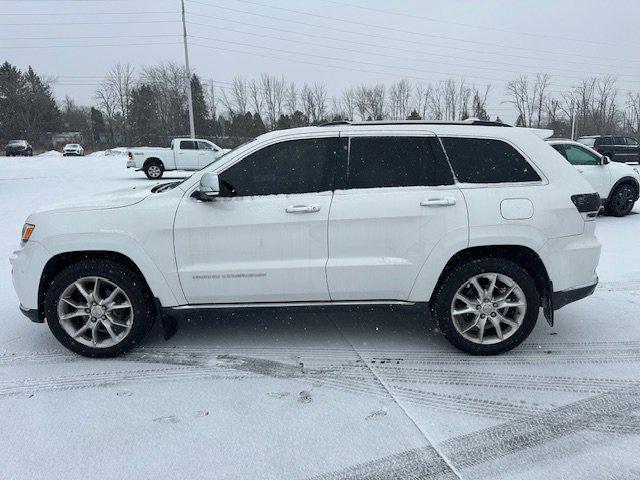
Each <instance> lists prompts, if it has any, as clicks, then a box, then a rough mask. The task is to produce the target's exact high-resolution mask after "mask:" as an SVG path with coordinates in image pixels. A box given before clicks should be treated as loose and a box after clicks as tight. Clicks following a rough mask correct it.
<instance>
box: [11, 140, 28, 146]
mask: <svg viewBox="0 0 640 480" xmlns="http://www.w3.org/2000/svg"><path fill="white" fill-rule="evenodd" d="M25 143H27V142H25V141H24V140H11V141H10V142H9V143H8V145H24V144H25Z"/></svg>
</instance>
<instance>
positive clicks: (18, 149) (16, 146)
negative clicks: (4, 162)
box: [4, 140, 33, 157]
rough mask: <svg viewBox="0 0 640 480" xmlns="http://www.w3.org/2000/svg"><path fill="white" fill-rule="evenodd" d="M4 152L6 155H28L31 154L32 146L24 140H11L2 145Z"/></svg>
mask: <svg viewBox="0 0 640 480" xmlns="http://www.w3.org/2000/svg"><path fill="white" fill-rule="evenodd" d="M4 154H5V155H6V156H7V157H12V156H14V155H20V156H25V157H30V156H32V155H33V147H32V146H31V144H30V143H29V142H27V141H26V140H11V141H10V142H9V143H7V145H6V146H5V147H4Z"/></svg>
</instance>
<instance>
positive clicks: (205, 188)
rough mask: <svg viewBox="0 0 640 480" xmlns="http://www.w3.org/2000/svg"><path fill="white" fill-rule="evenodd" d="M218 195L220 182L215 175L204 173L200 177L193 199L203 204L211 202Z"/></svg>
mask: <svg viewBox="0 0 640 480" xmlns="http://www.w3.org/2000/svg"><path fill="white" fill-rule="evenodd" d="M218 195H220V180H219V179H218V174H217V173H205V174H204V175H202V177H200V185H198V189H197V190H196V191H195V192H193V195H192V196H193V197H195V198H197V199H198V200H201V201H203V202H211V201H212V200H214V199H215V198H216V197H217V196H218Z"/></svg>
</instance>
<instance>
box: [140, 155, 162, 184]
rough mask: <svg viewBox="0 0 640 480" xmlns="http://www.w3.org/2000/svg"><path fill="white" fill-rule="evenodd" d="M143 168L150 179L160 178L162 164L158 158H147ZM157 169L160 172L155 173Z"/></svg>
mask: <svg viewBox="0 0 640 480" xmlns="http://www.w3.org/2000/svg"><path fill="white" fill-rule="evenodd" d="M156 168H157V170H156ZM143 170H144V174H145V175H146V176H147V178H149V179H151V180H158V179H159V178H162V174H163V173H164V165H163V164H162V162H161V161H160V160H149V161H148V162H146V163H145V164H144V169H143ZM158 171H159V172H160V173H159V174H157V173H156V172H158Z"/></svg>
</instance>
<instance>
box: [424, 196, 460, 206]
mask: <svg viewBox="0 0 640 480" xmlns="http://www.w3.org/2000/svg"><path fill="white" fill-rule="evenodd" d="M455 204H456V199H455V198H451V197H447V198H430V199H429V200H423V201H421V202H420V205H421V206H422V207H450V206H451V205H455Z"/></svg>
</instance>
